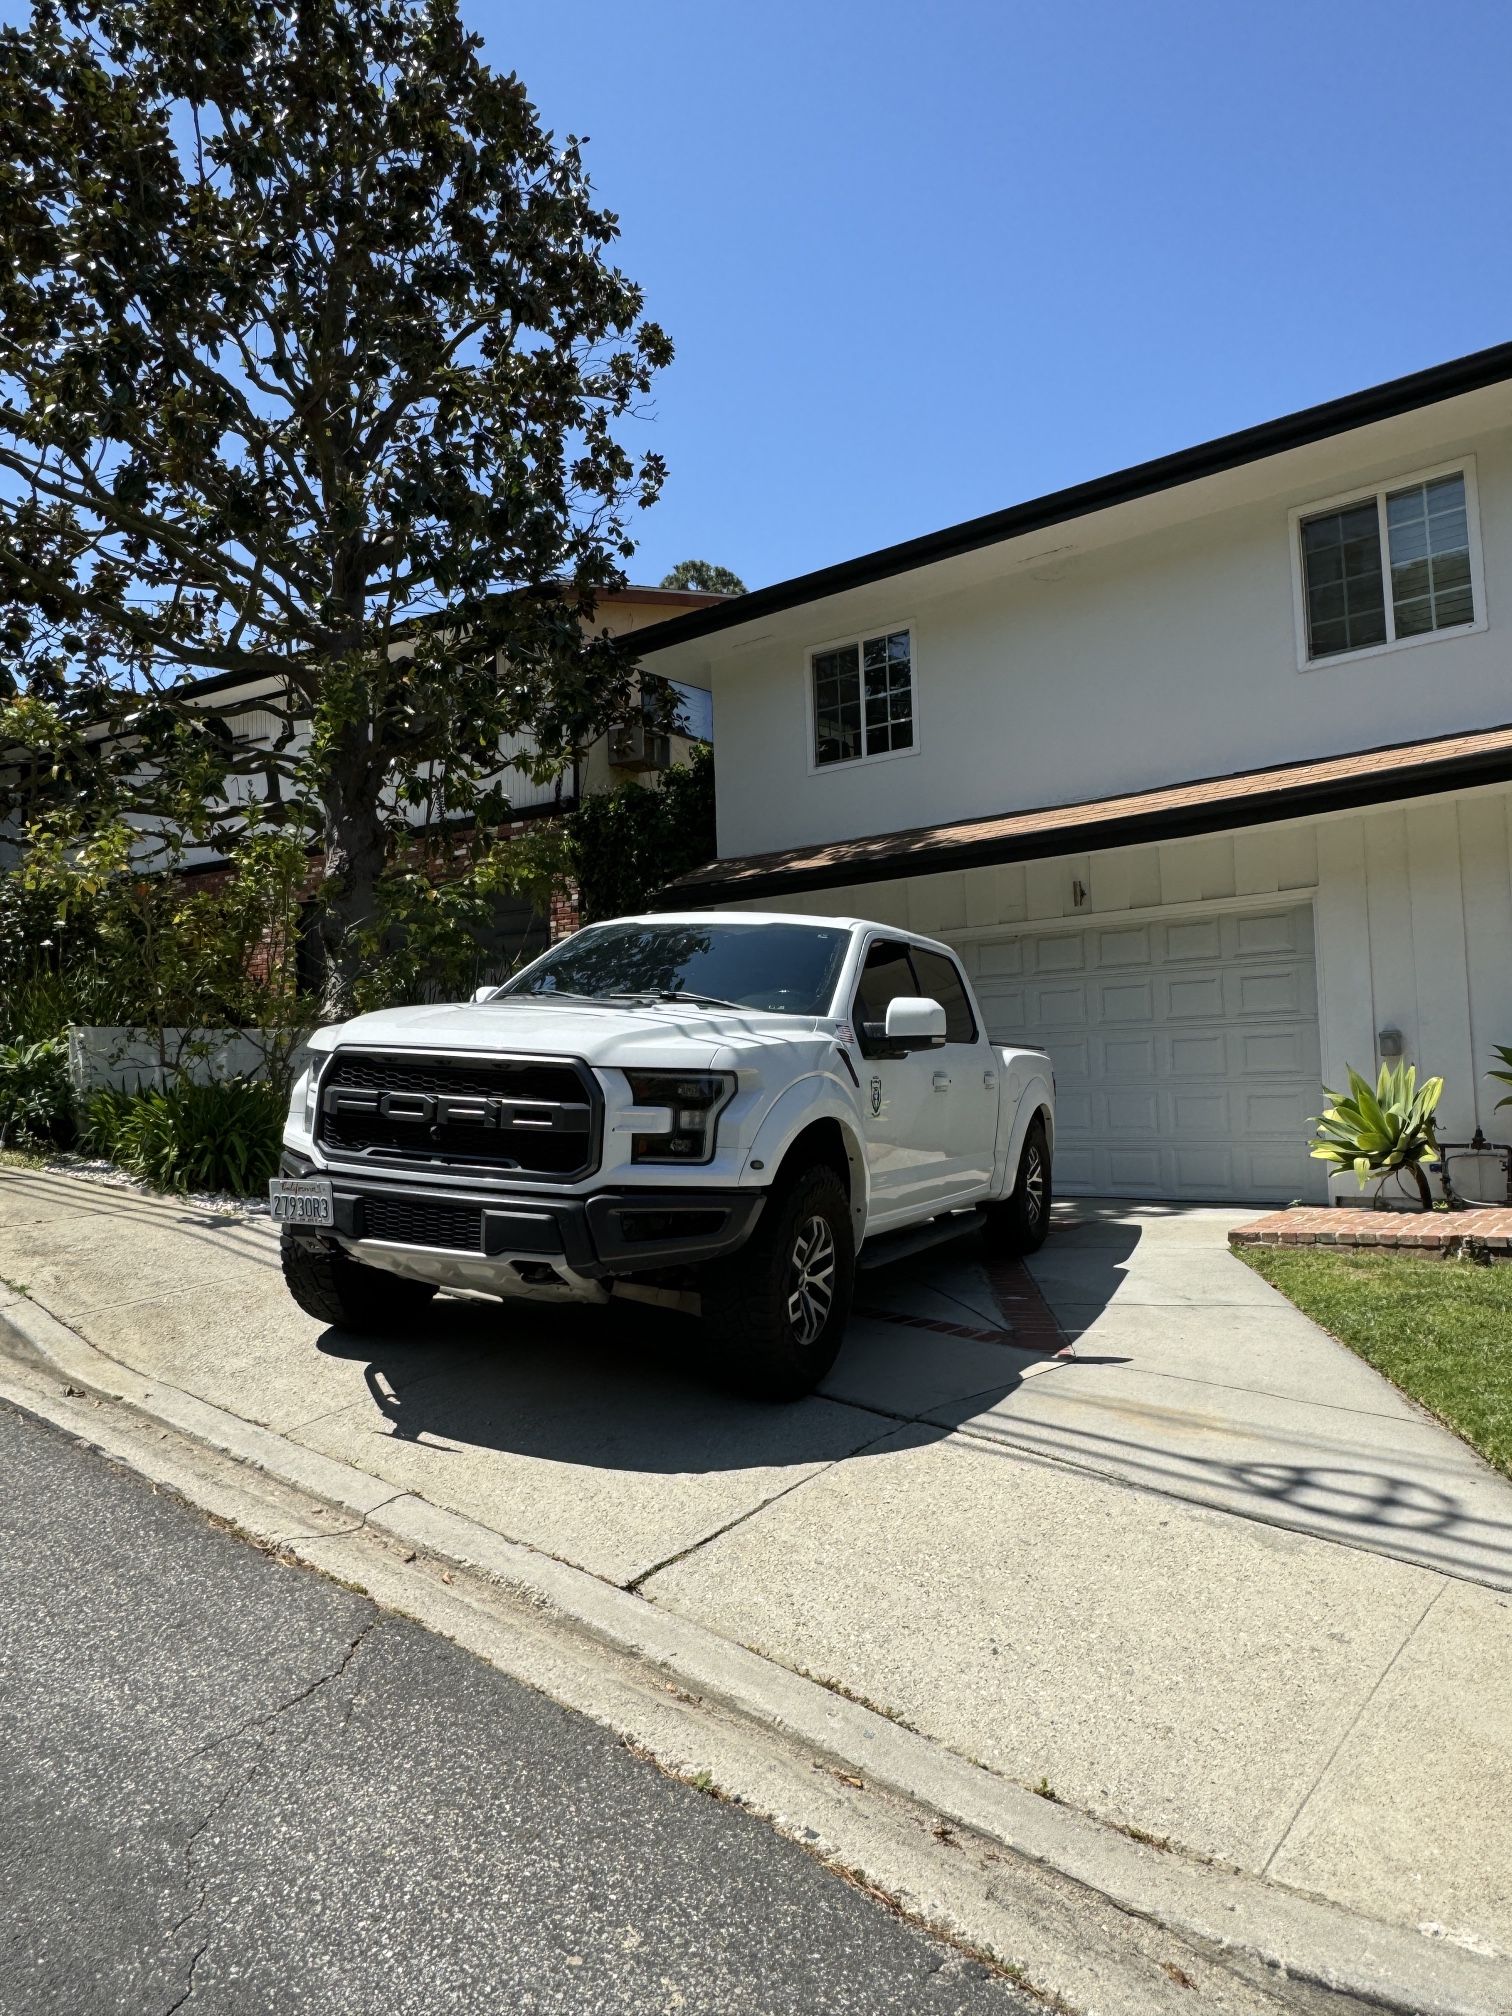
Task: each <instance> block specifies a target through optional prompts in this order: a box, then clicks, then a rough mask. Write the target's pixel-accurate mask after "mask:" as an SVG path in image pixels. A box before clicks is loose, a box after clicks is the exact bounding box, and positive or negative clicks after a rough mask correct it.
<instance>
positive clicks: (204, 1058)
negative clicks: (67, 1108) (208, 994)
mask: <svg viewBox="0 0 1512 2016" xmlns="http://www.w3.org/2000/svg"><path fill="white" fill-rule="evenodd" d="M166 1051H167V1059H168V1071H167V1074H166V1078H165V1076H164V1074H163V1072H162V1070H161V1068H160V1066H159V1062H158V1050H157V1044H156V1042H155V1040H154V1038H153V1036H152V1033H151V1031H149V1030H145V1029H108V1028H86V1027H83V1026H81V1025H80V1024H78V1023H72V1024H70V1025H69V1030H68V1075H69V1078H70V1080H71V1082H72V1084H73V1089H74V1096H75V1097H76V1098H79V1099H84V1098H87V1097H88V1096H89V1094H90V1093H91V1092H99V1091H102V1090H104V1089H105V1088H106V1087H107V1086H108V1087H111V1088H113V1089H114V1090H116V1091H122V1092H137V1091H144V1090H150V1089H151V1088H153V1087H155V1086H158V1085H160V1084H162V1083H165V1082H167V1083H171V1082H172V1081H173V1079H175V1078H178V1077H184V1078H188V1079H190V1080H192V1081H193V1083H195V1084H197V1085H207V1084H209V1083H211V1082H212V1081H213V1080H215V1079H219V1078H238V1077H243V1078H263V1077H266V1076H267V1072H268V1059H269V1055H270V1053H272V1054H274V1055H276V1054H277V1046H276V1044H275V1042H274V1040H273V1038H272V1037H271V1036H263V1035H261V1034H260V1033H259V1032H258V1031H256V1030H246V1029H170V1030H169V1031H167V1043H166ZM305 1054H306V1053H305V1046H304V1044H303V1043H301V1044H300V1045H299V1046H298V1049H297V1050H296V1052H295V1055H294V1061H293V1069H294V1071H295V1072H296V1073H297V1072H298V1071H300V1070H302V1069H303V1068H304V1057H305ZM176 1060H179V1061H178V1062H177V1063H176Z"/></svg>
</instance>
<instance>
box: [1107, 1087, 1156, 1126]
mask: <svg viewBox="0 0 1512 2016" xmlns="http://www.w3.org/2000/svg"><path fill="white" fill-rule="evenodd" d="M1102 1102H1103V1121H1104V1125H1105V1126H1106V1128H1107V1131H1108V1133H1109V1134H1110V1135H1113V1134H1139V1135H1150V1134H1155V1133H1158V1131H1159V1126H1160V1122H1159V1112H1158V1099H1157V1095H1156V1093H1155V1090H1154V1088H1153V1087H1150V1086H1142V1087H1138V1088H1130V1089H1129V1090H1127V1091H1107V1092H1104V1093H1103V1095H1102Z"/></svg>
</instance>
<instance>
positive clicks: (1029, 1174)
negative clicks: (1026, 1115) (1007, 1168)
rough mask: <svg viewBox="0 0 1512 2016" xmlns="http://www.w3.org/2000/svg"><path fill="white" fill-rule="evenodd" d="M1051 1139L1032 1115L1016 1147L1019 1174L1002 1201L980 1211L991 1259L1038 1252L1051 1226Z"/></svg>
mask: <svg viewBox="0 0 1512 2016" xmlns="http://www.w3.org/2000/svg"><path fill="white" fill-rule="evenodd" d="M1050 1174H1051V1171H1050V1143H1049V1142H1048V1140H1046V1138H1045V1123H1044V1121H1043V1120H1040V1119H1037V1118H1036V1119H1034V1120H1031V1121H1030V1122H1029V1131H1028V1133H1027V1134H1026V1135H1025V1136H1024V1145H1023V1147H1022V1148H1021V1149H1020V1150H1019V1166H1018V1175H1017V1176H1016V1177H1015V1179H1014V1184H1013V1189H1012V1190H1011V1191H1010V1193H1009V1194H1008V1196H1007V1197H1005V1198H1004V1199H1003V1201H1002V1203H1001V1204H989V1205H988V1206H987V1208H986V1209H985V1211H984V1212H983V1213H982V1218H983V1226H982V1233H983V1237H984V1239H985V1240H986V1242H987V1250H988V1252H989V1253H990V1254H991V1255H992V1257H993V1258H994V1259H1004V1260H1017V1259H1019V1258H1021V1257H1022V1255H1024V1254H1025V1253H1037V1252H1038V1251H1039V1249H1040V1247H1041V1246H1043V1245H1044V1243H1045V1234H1046V1233H1047V1232H1048V1231H1049V1230H1050V1196H1051V1193H1050Z"/></svg>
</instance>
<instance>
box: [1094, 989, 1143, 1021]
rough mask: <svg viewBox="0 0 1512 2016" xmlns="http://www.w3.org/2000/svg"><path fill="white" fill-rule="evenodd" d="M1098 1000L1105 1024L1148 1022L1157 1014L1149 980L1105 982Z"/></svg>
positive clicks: (1101, 1017)
mask: <svg viewBox="0 0 1512 2016" xmlns="http://www.w3.org/2000/svg"><path fill="white" fill-rule="evenodd" d="M1096 999H1097V1011H1098V1015H1099V1017H1100V1019H1101V1020H1102V1021H1104V1022H1148V1021H1149V1020H1150V1018H1151V1016H1152V1015H1153V1014H1154V1012H1155V996H1154V990H1153V989H1152V988H1151V986H1150V983H1149V981H1148V980H1122V981H1113V980H1108V981H1103V982H1102V983H1101V985H1100V986H1099V987H1098V989H1097V996H1096Z"/></svg>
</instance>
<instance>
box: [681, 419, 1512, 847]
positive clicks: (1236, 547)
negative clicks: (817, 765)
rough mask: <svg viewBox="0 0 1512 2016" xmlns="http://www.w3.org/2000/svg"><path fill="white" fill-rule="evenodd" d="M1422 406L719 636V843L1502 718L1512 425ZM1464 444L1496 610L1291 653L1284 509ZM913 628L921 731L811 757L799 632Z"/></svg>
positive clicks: (1034, 800) (968, 807)
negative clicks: (1408, 643)
mask: <svg viewBox="0 0 1512 2016" xmlns="http://www.w3.org/2000/svg"><path fill="white" fill-rule="evenodd" d="M1431 418H1432V416H1431V415H1428V416H1424V415H1416V416H1413V418H1412V423H1411V426H1410V427H1409V426H1408V425H1407V423H1405V422H1403V423H1394V424H1393V425H1392V426H1383V427H1381V428H1375V429H1368V430H1364V431H1363V432H1361V433H1358V434H1352V435H1349V436H1346V437H1344V438H1343V439H1341V440H1339V441H1335V442H1332V443H1328V444H1326V445H1325V446H1319V447H1316V448H1314V449H1312V450H1309V451H1307V453H1306V455H1305V456H1297V457H1282V458H1278V459H1277V460H1276V461H1275V462H1274V463H1269V464H1266V465H1263V467H1262V468H1260V469H1258V470H1255V471H1251V472H1249V474H1248V476H1247V479H1246V480H1247V483H1248V485H1249V487H1250V488H1251V489H1253V488H1255V487H1256V486H1262V485H1268V486H1269V487H1268V489H1267V490H1266V494H1265V495H1264V496H1263V497H1261V498H1258V499H1252V500H1251V501H1246V502H1240V503H1233V504H1231V505H1229V506H1228V507H1227V508H1221V509H1210V510H1206V511H1205V512H1204V513H1203V515H1200V516H1197V517H1192V518H1189V519H1188V520H1187V521H1186V522H1181V523H1176V524H1166V525H1164V526H1163V527H1162V528H1161V529H1158V530H1148V531H1144V532H1139V533H1137V534H1135V535H1134V536H1129V535H1128V527H1129V526H1130V525H1131V524H1133V525H1138V524H1140V523H1148V522H1149V519H1150V517H1151V516H1153V515H1155V512H1156V507H1155V505H1150V506H1149V507H1148V508H1147V507H1145V506H1143V505H1141V506H1139V507H1129V510H1128V511H1126V512H1125V513H1124V514H1123V515H1122V516H1121V517H1120V519H1119V521H1118V522H1119V524H1120V525H1121V526H1122V527H1123V528H1124V532H1123V534H1121V535H1120V537H1119V538H1118V540H1117V542H1116V543H1112V544H1102V545H1096V544H1092V543H1090V542H1092V541H1093V540H1094V538H1095V537H1098V536H1101V537H1106V536H1107V535H1108V528H1107V526H1106V525H1104V526H1103V527H1102V528H1101V532H1100V533H1095V532H1094V530H1093V529H1091V528H1089V527H1086V526H1084V525H1083V523H1082V521H1075V522H1073V523H1071V524H1068V525H1066V526H1064V527H1061V528H1059V529H1058V530H1057V529H1052V530H1050V531H1048V532H1046V533H1044V534H1042V535H1040V537H1039V538H1038V539H1037V540H1036V541H1034V542H1030V543H1034V544H1037V545H1038V546H1039V547H1041V548H1042V549H1044V550H1043V551H1042V553H1041V555H1040V556H1039V557H1038V558H1036V557H1035V556H1033V555H1026V554H1023V553H1021V552H1020V551H1019V550H1018V548H1017V547H1004V548H999V549H994V555H995V557H994V555H988V556H986V557H985V558H983V559H982V560H981V562H980V567H991V568H995V569H996V575H995V578H989V579H985V580H977V581H975V582H974V583H972V584H971V585H968V586H966V587H961V586H960V585H955V586H952V587H950V588H949V591H948V592H946V593H941V592H940V584H941V582H942V581H943V579H944V574H943V572H942V570H923V571H920V572H916V573H914V574H912V575H910V576H906V577H903V578H900V579H897V580H894V581H892V582H889V583H886V584H880V585H877V586H872V587H868V588H865V589H861V590H857V591H853V592H852V593H851V594H849V595H846V596H843V597H837V598H832V599H831V600H830V601H829V602H827V603H825V604H822V605H820V606H819V607H817V608H814V609H812V610H810V611H808V612H797V613H796V614H794V613H792V612H790V613H789V614H788V615H787V616H785V617H784V618H783V619H781V621H780V623H779V624H778V626H777V628H778V630H779V631H780V636H774V637H772V638H771V639H770V640H769V641H765V642H763V641H761V640H760V639H757V640H754V641H747V640H746V639H745V638H744V637H743V635H742V633H739V632H732V633H730V635H729V636H728V637H727V638H718V637H716V638H712V639H710V640H708V643H707V645H706V646H705V647H704V649H705V650H706V652H707V655H708V673H709V676H710V677H711V679H712V684H713V691H714V704H715V712H716V715H717V719H718V724H719V748H720V750H721V752H723V753H724V756H725V759H726V760H722V761H720V764H719V771H718V779H719V842H720V853H721V854H722V855H726V856H729V855H741V854H747V853H758V852H764V851H766V850H768V849H771V848H780V847H789V846H801V845H808V844H812V843H818V842H824V841H830V840H837V839H848V838H854V837H857V836H859V835H861V834H869V833H877V832H888V831H894V830H897V829H898V828H902V827H908V826H914V825H928V824H934V823H936V822H939V821H944V820H951V819H962V818H972V817H980V816H982V815H985V814H990V813H993V812H1000V811H1007V810H1013V809H1017V808H1023V807H1028V806H1035V805H1044V804H1056V803H1066V802H1072V801H1075V800H1079V799H1084V798H1093V797H1098V796H1101V795H1104V794H1108V793H1114V792H1119V791H1125V790H1141V789H1147V788H1151V787H1154V786H1158V785H1162V784H1168V783H1171V782H1175V781H1179V780H1184V779H1190V778H1197V777H1204V776H1212V775H1221V774H1224V773H1226V772H1230V771H1234V770H1242V769H1251V768H1256V767H1260V766H1263V765H1267V764H1272V763H1280V762H1286V761H1288V760H1291V759H1295V758H1300V757H1305V756H1310V755H1321V754H1337V753H1340V752H1343V751H1347V750H1354V749H1360V748H1366V747H1371V746H1374V745H1378V744H1382V743H1390V742H1402V741H1411V740H1414V739H1416V738H1418V737H1427V736H1432V735H1440V734H1447V733H1450V732H1452V731H1454V730H1456V729H1462V728H1471V727H1482V726H1490V725H1492V724H1496V723H1500V722H1503V721H1506V720H1508V719H1509V718H1512V652H1509V630H1508V627H1507V626H1508V622H1509V616H1508V612H1509V610H1512V431H1509V430H1508V429H1507V428H1506V427H1498V428H1494V429H1490V430H1488V429H1486V428H1484V427H1482V428H1480V429H1479V430H1478V431H1475V432H1472V433H1470V434H1459V435H1454V434H1449V433H1437V432H1432V431H1429V422H1430V421H1431ZM1440 424H1441V425H1442V424H1443V423H1442V422H1441V423H1440ZM1466 456H1473V458H1474V464H1475V472H1476V476H1477V479H1478V488H1479V498H1480V521H1481V532H1482V541H1483V548H1484V583H1485V594H1484V598H1483V599H1484V600H1485V602H1486V604H1487V608H1486V611H1485V614H1486V616H1487V618H1488V627H1487V628H1486V629H1485V630H1478V631H1472V632H1461V633H1447V634H1444V635H1441V636H1438V637H1435V638H1432V639H1430V640H1429V641H1427V642H1423V643H1420V644H1415V645H1414V646H1412V647H1411V648H1407V649H1399V650H1396V651H1391V652H1385V653H1381V654H1376V655H1373V656H1370V657H1366V658H1360V659H1356V660H1353V661H1349V662H1339V663H1333V664H1330V663H1327V662H1324V663H1322V664H1320V665H1318V666H1316V667H1313V668H1311V669H1309V670H1306V671H1299V670H1298V665H1297V637H1296V623H1295V615H1294V608H1293V586H1292V561H1291V552H1292V533H1291V529H1290V526H1289V522H1288V513H1289V512H1290V510H1291V509H1292V508H1293V507H1303V506H1307V505H1309V504H1312V503H1317V502H1319V501H1321V500H1323V499H1326V498H1330V497H1333V496H1335V495H1336V494H1338V493H1340V492H1348V491H1350V490H1353V489H1356V488H1359V489H1368V488H1369V487H1371V486H1373V485H1374V484H1375V483H1377V482H1380V481H1387V482H1389V481H1392V480H1395V479H1396V478H1398V477H1402V478H1405V477H1409V476H1411V475H1413V474H1415V473H1416V472H1418V471H1420V470H1423V469H1426V468H1429V467H1432V466H1436V465H1438V464H1440V463H1443V462H1449V461H1458V460H1460V459H1462V458H1463V457H1466ZM1231 487H1232V486H1231ZM1181 494H1183V493H1175V496H1174V497H1172V498H1167V499H1164V500H1161V501H1160V514H1161V515H1164V516H1165V517H1167V518H1169V517H1170V515H1171V513H1172V511H1173V510H1174V509H1175V508H1176V501H1177V499H1178V498H1179V496H1180V495H1181ZM1186 508H1187V509H1188V510H1191V509H1192V508H1193V507H1192V504H1191V501H1190V500H1189V501H1188V504H1187V507H1186ZM1140 513H1144V514H1145V515H1144V516H1143V517H1141V516H1140ZM979 571H980V568H979ZM931 584H933V585H931ZM1479 613H1480V612H1478V614H1479ZM905 624H906V625H909V626H910V627H911V628H912V630H913V634H914V654H915V682H916V685H915V691H916V706H917V735H918V746H917V749H916V751H914V752H913V753H911V754H908V755H901V756H894V757H890V758H886V759H883V760H881V761H874V762H860V763H851V764H843V765H833V766H830V767H828V768H826V769H824V770H820V771H816V770H814V768H813V766H812V763H811V759H810V745H811V734H810V711H811V701H810V695H809V690H808V665H807V659H808V651H809V649H810V648H811V647H814V646H818V645H822V644H824V643H826V642H829V641H833V640H835V639H837V638H839V637H840V636H842V635H846V634H855V633H856V632H858V631H862V630H864V631H865V632H867V633H870V632H872V631H873V630H877V629H884V628H893V627H900V626H903V625H905ZM805 625H806V626H807V627H806V628H805V627H804V626H805ZM668 669H669V670H670V669H672V668H671V667H670V666H669V667H668ZM729 752H738V756H739V760H738V761H737V762H731V761H729V760H728V755H729Z"/></svg>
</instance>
